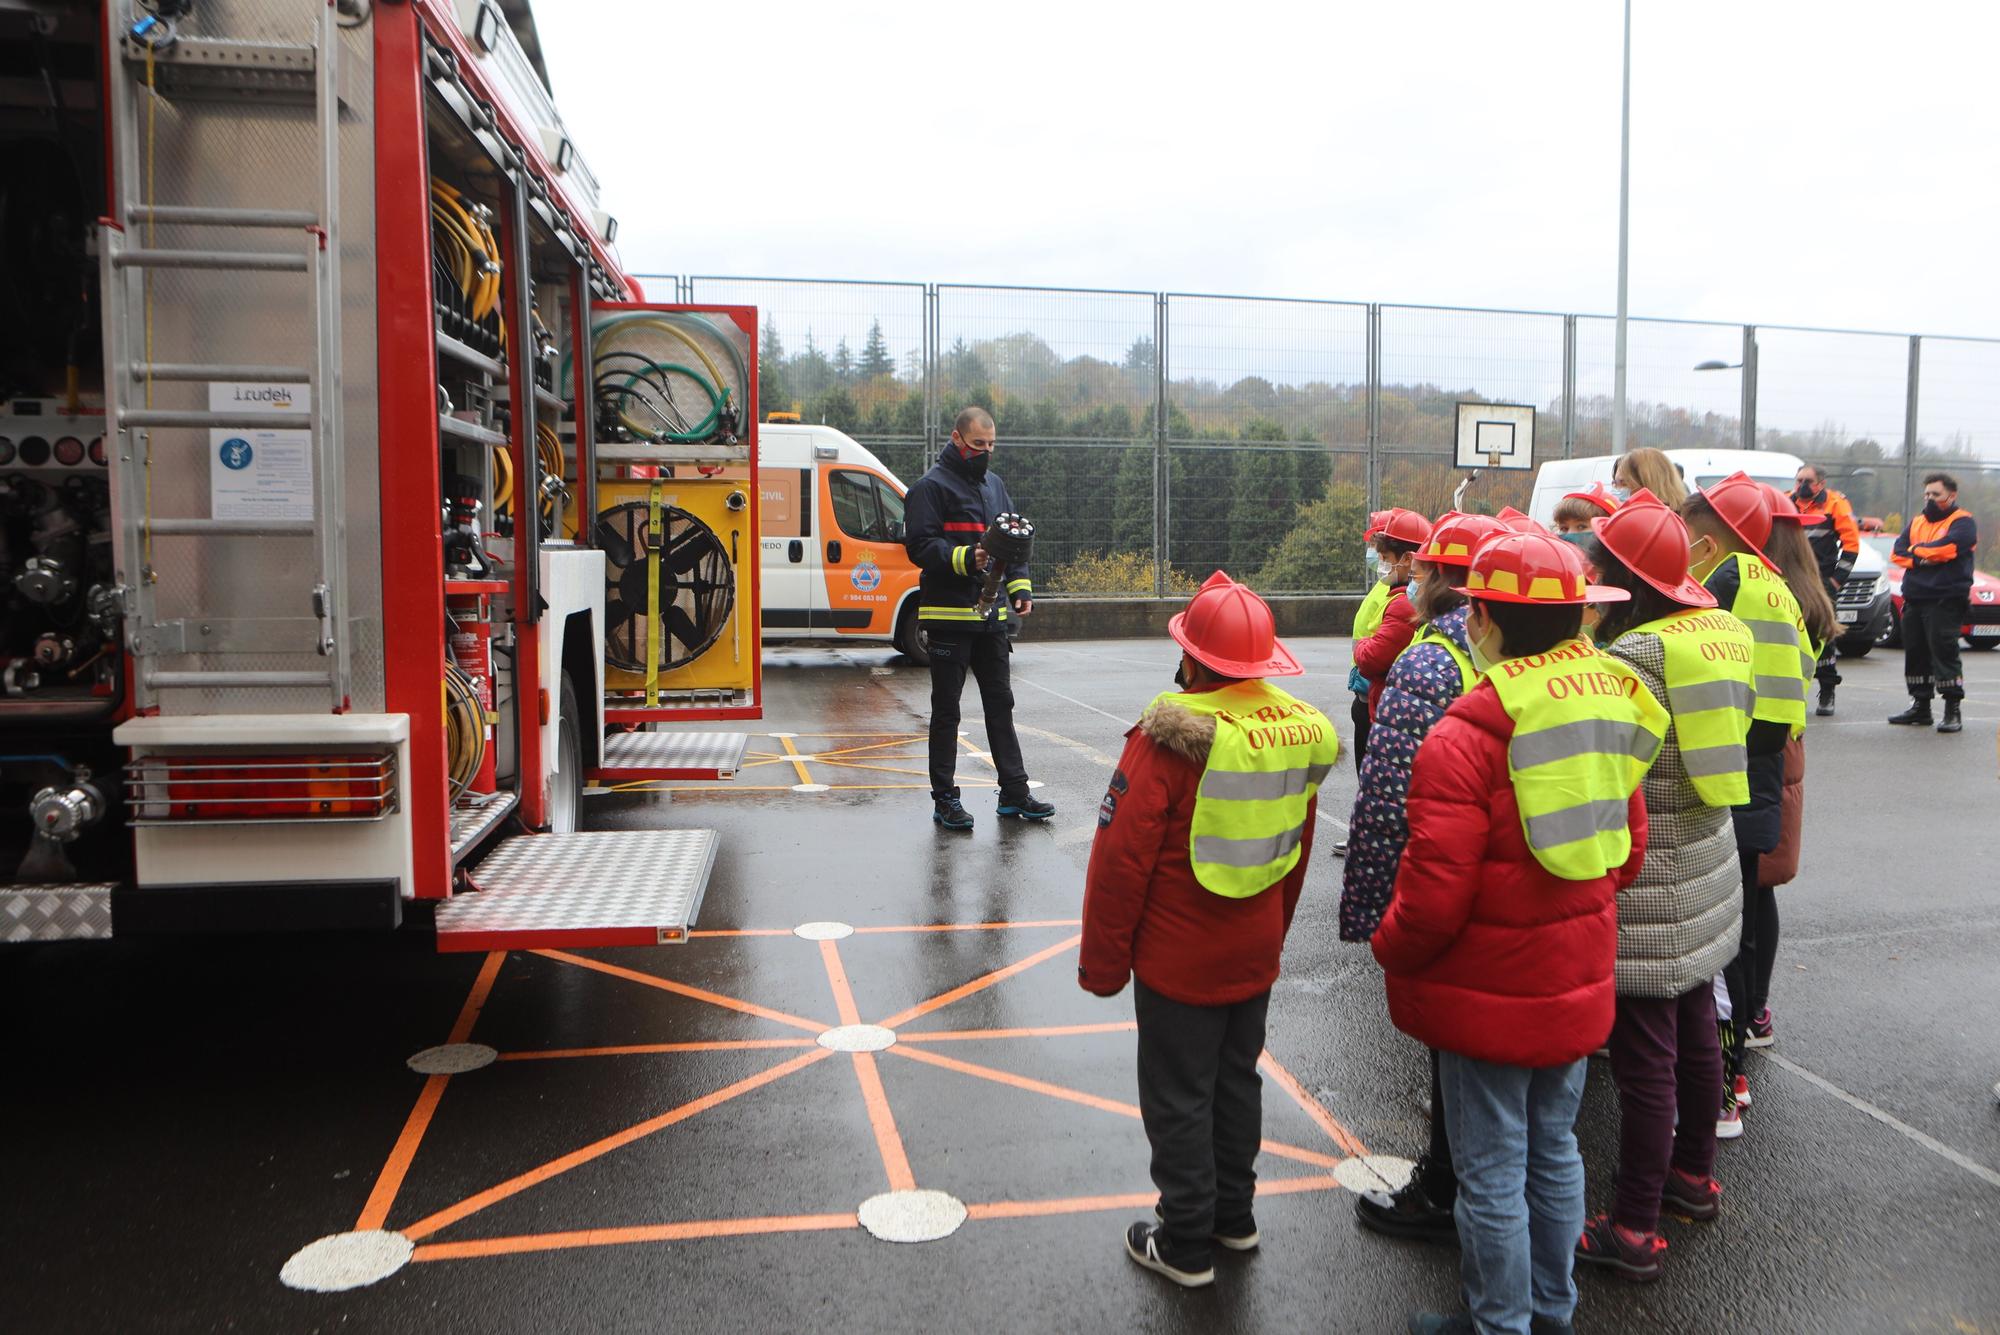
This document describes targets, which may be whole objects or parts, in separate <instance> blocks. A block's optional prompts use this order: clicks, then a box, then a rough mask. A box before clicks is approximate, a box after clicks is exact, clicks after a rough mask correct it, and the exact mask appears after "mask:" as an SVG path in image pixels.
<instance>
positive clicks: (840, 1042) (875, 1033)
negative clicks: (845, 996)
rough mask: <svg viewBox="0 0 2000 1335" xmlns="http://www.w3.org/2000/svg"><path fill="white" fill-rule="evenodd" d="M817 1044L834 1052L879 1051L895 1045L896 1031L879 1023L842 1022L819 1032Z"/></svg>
mask: <svg viewBox="0 0 2000 1335" xmlns="http://www.w3.org/2000/svg"><path fill="white" fill-rule="evenodd" d="M819 1045H820V1046H821V1047H823V1048H831V1049H833V1050H834V1051H835V1052H880V1051H881V1050H882V1049H883V1048H893V1047H895V1046H896V1031H895V1030H893V1029H884V1028H883V1027H882V1026H881V1025H879V1024H844V1025H841V1026H840V1027H839V1028H837V1029H828V1030H826V1031H825V1032H823V1033H822V1034H820V1036H819Z"/></svg>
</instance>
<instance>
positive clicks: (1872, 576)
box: [1528, 450, 1889, 658]
mask: <svg viewBox="0 0 2000 1335" xmlns="http://www.w3.org/2000/svg"><path fill="white" fill-rule="evenodd" d="M1662 453H1664V454H1665V455H1666V456H1667V458H1669V459H1671V460H1672V461H1673V464H1674V466H1675V467H1676V468H1678V469H1680V470H1681V478H1682V480H1683V481H1685V482H1686V483H1687V484H1688V489H1689V490H1691V491H1692V490H1694V489H1695V488H1698V487H1711V486H1714V485H1715V484H1716V483H1718V482H1720V481H1722V479H1724V478H1726V477H1728V476H1729V475H1730V474H1732V473H1737V472H1743V473H1748V474H1749V475H1750V476H1751V477H1754V478H1756V479H1757V480H1758V481H1759V482H1768V483H1769V484H1771V485H1772V486H1774V487H1776V488H1777V489H1778V490H1779V491H1784V492H1789V491H1791V489H1792V487H1793V485H1794V483H1795V481H1796V479H1797V478H1798V473H1799V464H1800V463H1801V462H1802V461H1801V460H1800V459H1799V457H1798V456H1797V455H1795V454H1781V453H1779V452H1778V451H1776V450H1664V451H1662ZM1617 462H1618V460H1617V457H1616V456H1615V455H1610V454H1594V455H1592V456H1590V457H1589V458H1588V459H1551V460H1549V461H1548V462H1547V463H1545V464H1543V465H1542V466H1541V467H1540V468H1538V469H1537V470H1536V471H1535V490H1534V495H1533V498H1532V499H1531V500H1530V501H1529V502H1528V514H1529V515H1530V516H1531V517H1533V518H1534V519H1535V520H1537V521H1538V522H1540V523H1543V524H1553V523H1554V522H1555V517H1556V506H1557V505H1558V504H1559V503H1560V502H1561V501H1562V498H1563V497H1564V496H1566V495H1567V494H1569V493H1570V492H1572V491H1584V490H1586V489H1587V488H1589V486H1590V484H1591V483H1593V482H1602V483H1604V484H1605V485H1606V486H1610V485H1611V471H1612V468H1613V466H1614V465H1615V464H1616V463H1617ZM1887 568H1888V566H1887V563H1886V562H1884V561H1883V559H1882V555H1881V553H1880V552H1877V551H1876V550H1875V549H1874V548H1872V547H1870V546H1869V545H1868V544H1867V543H1865V542H1864V543H1862V544H1861V553H1860V555H1859V556H1858V557H1856V558H1855V562H1854V574H1853V575H1852V576H1851V577H1850V578H1849V579H1848V581H1847V583H1846V584H1844V585H1842V586H1841V590H1840V596H1839V597H1838V598H1837V599H1835V601H1834V610H1835V612H1836V613H1838V614H1839V616H1840V620H1841V622H1842V624H1843V625H1846V626H1850V627H1852V629H1851V630H1850V631H1848V633H1846V634H1844V635H1842V636H1841V637H1840V638H1839V639H1838V640H1836V641H1834V644H1835V647H1837V648H1838V649H1839V650H1840V652H1841V653H1842V654H1843V655H1844V656H1846V657H1848V658H1859V657H1861V655H1863V654H1865V653H1867V652H1868V651H1869V650H1870V649H1873V648H1874V647H1875V644H1876V641H1877V639H1878V638H1879V637H1880V636H1881V635H1882V633H1883V632H1884V631H1885V630H1887V628H1888V624H1889V585H1888V582H1887V581H1886V580H1885V579H1883V577H1882V575H1883V572H1884V571H1885V570H1886V569H1887Z"/></svg>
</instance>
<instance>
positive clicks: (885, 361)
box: [858, 320, 896, 380]
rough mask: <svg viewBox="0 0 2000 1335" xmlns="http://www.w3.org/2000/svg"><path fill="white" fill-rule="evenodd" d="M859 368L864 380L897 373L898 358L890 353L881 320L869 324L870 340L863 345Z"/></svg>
mask: <svg viewBox="0 0 2000 1335" xmlns="http://www.w3.org/2000/svg"><path fill="white" fill-rule="evenodd" d="M858 369H859V370H860V372H861V378H862V379H863V380H873V379H875V378H876V377H877V376H885V375H894V374H895V373H896V359H895V358H894V357H891V356H890V355H889V341H888V340H887V339H885V338H883V337H882V322H881V321H880V320H877V321H875V322H874V323H873V324H871V325H869V326H868V341H867V342H866V343H863V344H862V345H861V361H860V363H859V366H858Z"/></svg>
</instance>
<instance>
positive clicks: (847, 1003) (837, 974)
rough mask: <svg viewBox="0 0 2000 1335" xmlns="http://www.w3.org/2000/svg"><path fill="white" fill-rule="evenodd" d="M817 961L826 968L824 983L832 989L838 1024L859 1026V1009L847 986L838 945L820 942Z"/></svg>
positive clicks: (845, 971)
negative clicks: (838, 1016) (838, 1014)
mask: <svg viewBox="0 0 2000 1335" xmlns="http://www.w3.org/2000/svg"><path fill="white" fill-rule="evenodd" d="M819 959H820V963H822V964H824V965H825V966H826V981H827V984H828V986H830V987H832V988H833V1005H834V1008H835V1009H836V1010H838V1011H839V1012H840V1022H841V1023H842V1024H860V1023H861V1009H860V1007H858V1006H856V1005H855V1004H854V989H853V988H851V987H849V986H848V985H847V969H846V967H845V966H844V965H842V964H841V962H840V945H839V943H838V942H834V941H822V942H820V943H819Z"/></svg>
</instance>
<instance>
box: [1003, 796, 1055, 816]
mask: <svg viewBox="0 0 2000 1335" xmlns="http://www.w3.org/2000/svg"><path fill="white" fill-rule="evenodd" d="M996 810H997V811H998V813H999V814H1000V815H1002V816H1012V817H1014V818H1015V819H1016V820H1047V819H1048V818H1049V817H1051V816H1053V815H1055V814H1056V809H1055V806H1054V805H1053V804H1052V803H1049V802H1038V801H1036V800H1035V798H1034V796H1033V795H1032V794H1030V793H1022V794H1021V795H1020V796H1019V797H1009V796H1007V794H1005V793H1002V794H1000V805H999V807H997V808H996Z"/></svg>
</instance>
